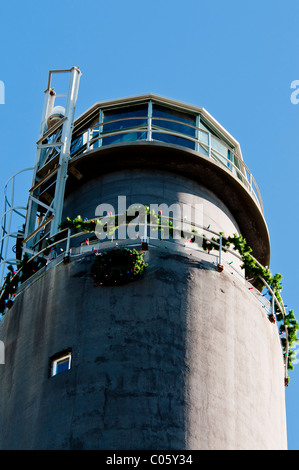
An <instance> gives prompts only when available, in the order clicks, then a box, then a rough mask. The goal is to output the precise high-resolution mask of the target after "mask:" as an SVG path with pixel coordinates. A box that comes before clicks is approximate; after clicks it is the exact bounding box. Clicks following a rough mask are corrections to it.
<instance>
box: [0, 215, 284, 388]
mask: <svg viewBox="0 0 299 470" xmlns="http://www.w3.org/2000/svg"><path fill="white" fill-rule="evenodd" d="M121 215H123V214H119V215H115V216H112V217H118V216H121ZM101 219H106V217H103V218H98V219H97V220H101ZM161 219H163V216H161ZM165 219H167V220H170V219H169V218H165ZM171 220H172V221H174V222H176V221H177V222H180V223H181V224H183V225H184V227H185V228H184V229H183V233H184V236H185V237H186V238H184V239H183V243H182V244H181V245H180V243H178V242H179V240H174V239H173V238H171V237H170V238H167V248H169V249H171V248H174V247H175V245H180V246H181V247H183V248H184V249H186V239H187V238H189V240H190V239H192V238H194V237H196V236H197V237H204V238H205V240H206V241H207V242H211V243H212V244H213V245H216V246H217V247H218V248H217V255H216V259H217V261H216V263H215V262H212V264H216V265H217V268H218V266H220V265H226V267H227V268H229V269H230V271H231V268H232V267H231V264H232V262H231V261H230V260H226V259H224V255H227V254H230V255H231V256H232V257H234V259H235V260H237V261H238V263H239V267H240V266H241V264H242V262H243V260H242V257H241V256H240V254H239V253H238V252H236V251H235V250H232V249H229V248H227V247H224V246H223V237H224V236H223V235H222V233H218V232H215V231H214V230H212V229H210V228H209V227H204V226H202V225H199V224H196V223H194V222H190V221H187V220H185V219H184V220H183V219H179V218H171ZM87 222H91V220H89V221H87ZM188 225H189V226H190V230H186V226H188ZM120 226H128V224H121V225H120ZM138 226H140V227H143V234H142V235H140V236H139V238H140V242H139V243H138V242H137V241H136V240H132V239H131V243H130V245H131V246H138V245H139V246H140V245H141V243H144V242H146V243H147V244H148V246H149V247H151V246H153V247H154V246H156V245H154V244H151V238H150V237H149V236H148V229H149V228H153V229H159V228H161V227H163V224H162V225H161V224H160V225H159V224H153V223H149V222H148V221H147V217H145V218H144V221H141V222H138ZM164 227H166V225H165V224H164ZM195 228H196V229H200V230H202V231H203V232H204V233H202V234H201V235H199V234H198V233H195V232H194V229H195ZM173 230H180V229H179V228H178V227H173ZM206 232H207V233H209V234H210V237H207V236H206V235H205V233H206ZM64 233H65V234H66V235H63V234H64ZM91 233H92V232H90V231H79V232H78V233H74V234H71V229H70V228H64V229H63V230H60V231H59V232H57V233H56V234H55V235H54V237H55V238H57V237H62V238H60V239H59V240H57V241H54V242H53V243H51V244H49V245H48V246H46V247H44V248H43V249H41V250H40V251H39V252H37V253H35V254H33V255H32V256H31V258H30V259H29V260H28V263H30V262H31V261H33V260H34V259H35V258H38V257H41V256H42V257H45V258H46V259H47V260H48V263H51V261H53V260H54V259H55V258H56V257H57V258H60V256H62V259H63V258H66V257H70V258H71V257H72V256H75V255H78V254H83V253H84V254H86V253H87V252H93V251H96V252H98V251H100V250H107V243H105V241H103V240H96V241H93V242H91V243H88V246H86V241H85V242H83V243H79V244H78V243H77V245H76V246H74V247H72V241H74V240H75V239H76V238H79V237H83V236H84V237H85V235H90V234H91ZM215 235H216V236H217V237H218V239H219V242H217V240H215V238H214V236H215ZM154 240H158V241H164V242H165V240H164V239H163V238H161V239H159V238H157V237H155V239H154ZM108 241H109V242H110V243H113V244H114V245H112V247H113V246H115V245H118V244H119V241H120V240H118V239H117V238H115V239H114V238H113V236H112V237H111V239H110V240H108ZM124 241H125V242H127V241H128V238H127V239H124ZM59 245H60V248H59ZM61 246H62V247H63V248H62V247H61ZM141 246H142V245H141ZM191 246H192V248H191ZM56 248H58V249H60V253H57V252H55V253H56V254H55V255H54V257H53V254H52V253H51V254H49V255H47V256H46V255H45V253H46V252H47V251H49V250H54V249H56ZM109 248H110V249H111V245H110V246H109ZM189 248H190V250H191V249H192V252H193V253H198V254H199V255H200V256H202V255H203V253H205V254H207V253H206V251H205V250H203V248H202V246H200V244H199V245H197V244H196V243H195V242H194V241H193V242H192V245H191V241H190V245H189ZM72 250H73V251H72ZM252 258H253V259H254V260H255V262H256V263H257V264H258V265H259V266H262V265H261V264H260V263H259V262H258V260H256V259H255V258H254V257H252ZM62 259H61V261H62ZM240 269H241V268H240ZM21 271H22V268H19V269H18V270H17V271H16V272H15V273H14V274H13V276H12V279H11V281H12V280H14V278H15V277H16V276H18V275H19V274H20V273H21ZM235 272H236V271H235ZM33 275H34V274H33ZM29 279H31V278H29ZM239 279H242V282H243V283H247V284H248V289H249V290H250V291H251V292H252V294H253V295H254V296H255V298H256V299H257V300H258V301H259V302H260V303H261V304H262V307H264V308H265V309H266V311H267V312H268V316H270V315H272V316H273V317H274V318H275V315H276V309H275V305H276V306H277V307H278V309H279V311H280V313H281V315H282V319H283V323H284V330H285V335H286V338H285V339H286V347H285V354H284V358H283V360H284V369H285V379H286V380H287V370H288V353H289V341H288V328H287V325H286V322H285V319H286V312H285V307H284V303H283V301H281V302H280V301H279V299H278V298H277V296H276V295H275V292H274V290H273V289H272V288H271V287H270V286H269V284H268V283H267V282H266V281H265V280H264V279H263V278H261V277H259V280H260V281H261V282H262V283H263V285H264V288H265V289H266V291H267V294H269V295H270V297H271V302H270V301H267V300H266V298H265V295H266V294H262V292H260V291H259V290H258V289H256V288H255V287H254V286H253V285H252V284H251V282H250V281H252V280H253V279H250V280H248V279H247V278H245V273H244V274H243V276H239ZM26 281H27V280H26ZM26 281H25V282H24V283H23V284H25V283H26ZM19 287H20V286H19ZM4 289H5V281H4V282H3V284H2V287H1V289H0V300H1V298H2V295H3V293H4ZM15 295H18V294H15Z"/></svg>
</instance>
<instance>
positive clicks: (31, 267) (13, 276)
mask: <svg viewBox="0 0 299 470" xmlns="http://www.w3.org/2000/svg"><path fill="white" fill-rule="evenodd" d="M46 262H47V260H46V259H45V258H43V257H36V258H34V259H32V260H30V259H29V256H28V254H27V253H25V254H24V256H23V258H22V260H21V261H19V262H18V263H17V268H16V269H17V271H14V268H13V266H11V265H9V266H8V268H7V270H8V273H7V275H6V276H5V280H4V284H3V286H2V289H1V292H0V313H2V314H3V313H4V311H5V309H6V307H7V305H8V303H9V300H10V299H11V297H12V296H13V295H14V294H15V293H16V291H17V288H18V285H19V284H21V283H22V282H25V281H26V280H27V279H28V278H29V277H31V276H32V275H33V274H34V273H36V272H37V271H39V269H41V268H42V267H43V266H45V264H46Z"/></svg>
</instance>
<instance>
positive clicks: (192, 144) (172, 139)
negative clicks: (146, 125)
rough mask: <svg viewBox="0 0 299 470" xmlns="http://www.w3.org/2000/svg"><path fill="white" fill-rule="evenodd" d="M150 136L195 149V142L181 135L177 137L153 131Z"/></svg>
mask: <svg viewBox="0 0 299 470" xmlns="http://www.w3.org/2000/svg"><path fill="white" fill-rule="evenodd" d="M152 138H153V139H154V140H159V141H161V142H168V143H170V144H175V145H181V146H183V147H187V148H189V149H192V150H194V149H195V142H192V141H191V140H187V139H184V138H181V137H177V136H175V135H170V134H163V133H161V132H159V133H158V132H153V133H152Z"/></svg>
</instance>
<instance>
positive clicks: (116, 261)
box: [91, 248, 147, 286]
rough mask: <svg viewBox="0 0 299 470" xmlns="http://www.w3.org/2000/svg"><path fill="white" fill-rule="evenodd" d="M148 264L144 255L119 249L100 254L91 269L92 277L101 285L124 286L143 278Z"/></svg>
mask: <svg viewBox="0 0 299 470" xmlns="http://www.w3.org/2000/svg"><path fill="white" fill-rule="evenodd" d="M146 267H147V264H146V263H145V261H144V258H143V253H141V252H139V251H137V250H135V249H134V250H130V249H128V248H117V249H115V248H114V249H112V250H109V251H105V252H103V253H98V255H97V256H96V257H95V259H94V262H93V264H92V267H91V275H92V276H93V277H94V279H95V281H96V282H97V283H98V284H99V285H101V286H102V285H103V286H111V285H122V284H126V283H128V282H131V281H136V280H137V279H140V278H141V277H142V276H143V273H144V270H145V268H146Z"/></svg>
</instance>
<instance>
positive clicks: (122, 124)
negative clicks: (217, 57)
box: [71, 98, 263, 213]
mask: <svg viewBox="0 0 299 470" xmlns="http://www.w3.org/2000/svg"><path fill="white" fill-rule="evenodd" d="M203 111H204V110H202V109H197V112H196V108H192V112H191V110H190V109H189V108H187V109H186V107H183V105H181V106H178V105H177V106H175V107H174V106H173V105H172V106H169V105H166V104H165V101H161V100H158V99H157V98H156V99H147V100H144V101H143V102H142V101H141V102H140V100H139V101H137V103H136V102H135V101H134V100H127V102H125V101H124V100H122V101H120V102H119V104H118V105H117V104H115V102H113V104H110V105H109V104H103V105H101V104H99V105H97V107H96V114H95V113H92V112H90V113H89V112H88V111H87V113H85V118H84V120H83V123H82V121H81V122H80V118H79V124H77V125H75V129H74V132H73V139H72V144H71V158H73V157H78V156H80V155H83V154H85V153H87V152H90V151H92V150H96V149H98V150H100V149H101V148H103V147H111V146H121V145H123V144H128V143H134V142H142V141H143V142H156V143H157V142H163V144H164V145H165V144H166V145H168V146H170V147H171V146H174V147H176V148H178V147H179V148H186V149H189V150H191V151H195V152H197V153H198V154H200V155H202V156H204V157H206V158H209V159H212V160H213V161H214V162H216V163H217V164H218V165H220V166H221V167H224V168H225V169H226V170H227V171H228V172H229V173H231V174H232V175H233V176H234V177H235V178H236V179H237V181H238V182H239V183H241V184H242V185H243V187H245V189H246V190H247V192H248V193H249V194H250V195H251V196H252V197H253V199H254V200H255V202H256V204H257V205H258V207H259V208H260V210H261V212H262V213H263V204H262V199H261V195H260V191H259V189H258V186H257V184H256V182H255V180H254V177H253V175H252V173H251V172H250V170H249V169H248V167H247V166H246V165H245V163H244V161H243V159H242V155H241V152H240V149H239V147H238V144H237V142H236V141H235V140H234V139H233V138H230V137H231V136H229V134H227V133H226V134H225V132H226V131H225V130H224V129H223V128H221V126H220V125H219V124H218V123H216V121H215V120H213V118H211V120H209V117H207V115H208V113H207V112H203ZM212 120H213V122H212ZM215 123H216V125H215ZM217 124H218V127H219V128H218V129H217ZM223 131H224V132H223Z"/></svg>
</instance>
